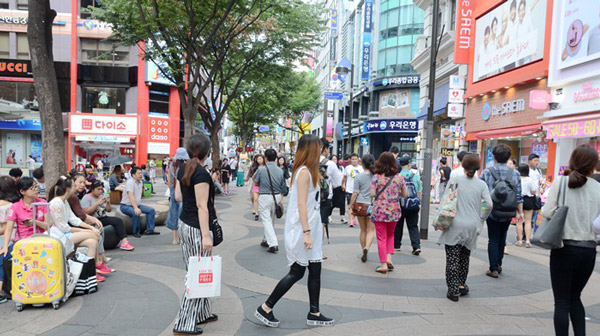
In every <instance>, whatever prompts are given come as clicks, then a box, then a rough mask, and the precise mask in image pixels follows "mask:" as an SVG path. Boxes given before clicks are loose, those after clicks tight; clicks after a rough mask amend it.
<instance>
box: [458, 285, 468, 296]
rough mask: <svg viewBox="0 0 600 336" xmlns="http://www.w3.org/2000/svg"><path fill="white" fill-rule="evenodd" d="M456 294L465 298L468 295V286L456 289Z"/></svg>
mask: <svg viewBox="0 0 600 336" xmlns="http://www.w3.org/2000/svg"><path fill="white" fill-rule="evenodd" d="M458 292H459V294H460V296H465V295H468V294H469V286H467V285H465V286H464V287H463V288H460V287H458Z"/></svg>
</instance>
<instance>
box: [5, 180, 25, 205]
mask: <svg viewBox="0 0 600 336" xmlns="http://www.w3.org/2000/svg"><path fill="white" fill-rule="evenodd" d="M20 199H21V194H19V191H18V190H17V182H15V180H14V179H13V178H12V177H10V176H2V177H0V200H3V201H6V202H10V203H15V202H17V201H18V200H20Z"/></svg>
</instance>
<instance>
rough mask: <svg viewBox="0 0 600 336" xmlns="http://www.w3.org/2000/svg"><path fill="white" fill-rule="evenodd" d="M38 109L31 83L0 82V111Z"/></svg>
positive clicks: (29, 110) (15, 111) (17, 111)
mask: <svg viewBox="0 0 600 336" xmlns="http://www.w3.org/2000/svg"><path fill="white" fill-rule="evenodd" d="M31 111H39V105H38V101H37V97H36V95H35V88H34V87H33V83H22V82H0V113H12V114H15V113H19V112H21V113H25V112H31Z"/></svg>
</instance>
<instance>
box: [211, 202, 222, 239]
mask: <svg viewBox="0 0 600 336" xmlns="http://www.w3.org/2000/svg"><path fill="white" fill-rule="evenodd" d="M210 198H211V200H212V206H213V213H214V215H211V214H209V215H208V229H209V230H210V232H211V233H212V240H213V246H217V245H219V244H221V243H222V242H223V228H222V227H221V224H219V218H217V209H216V208H215V193H214V192H213V193H212V195H211V197H210Z"/></svg>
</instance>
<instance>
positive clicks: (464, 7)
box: [454, 0, 475, 64]
mask: <svg viewBox="0 0 600 336" xmlns="http://www.w3.org/2000/svg"><path fill="white" fill-rule="evenodd" d="M474 2H475V1H474V0H459V1H457V2H456V42H455V43H454V64H468V63H469V50H470V49H471V47H472V46H473V38H474V36H473V4H474Z"/></svg>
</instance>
